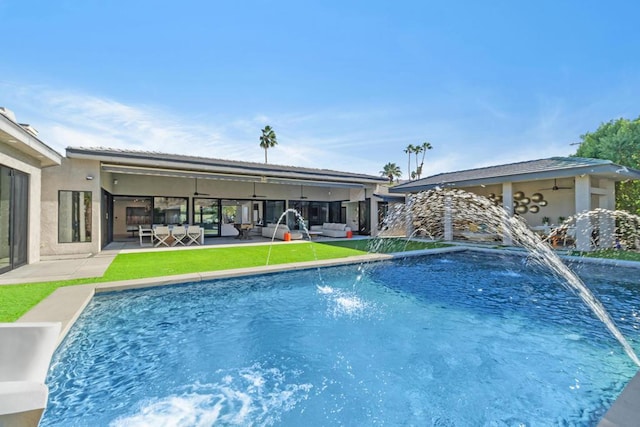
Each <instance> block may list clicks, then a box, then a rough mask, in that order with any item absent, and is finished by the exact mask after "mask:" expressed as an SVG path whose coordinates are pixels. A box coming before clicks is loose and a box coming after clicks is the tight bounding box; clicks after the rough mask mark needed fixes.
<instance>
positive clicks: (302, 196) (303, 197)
mask: <svg viewBox="0 0 640 427" xmlns="http://www.w3.org/2000/svg"><path fill="white" fill-rule="evenodd" d="M302 188H303V187H302V184H301V185H300V199H308V197H307V196H305V195H304V193H303V192H302Z"/></svg>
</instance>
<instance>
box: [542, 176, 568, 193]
mask: <svg viewBox="0 0 640 427" xmlns="http://www.w3.org/2000/svg"><path fill="white" fill-rule="evenodd" d="M571 189H573V187H559V186H558V180H557V179H555V178H554V179H553V187H549V188H541V189H540V190H552V191H558V190H571Z"/></svg>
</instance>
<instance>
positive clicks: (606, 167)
mask: <svg viewBox="0 0 640 427" xmlns="http://www.w3.org/2000/svg"><path fill="white" fill-rule="evenodd" d="M581 175H590V176H593V177H596V178H607V179H611V180H613V181H625V180H629V179H640V171H639V170H636V169H631V168H627V167H624V166H620V165H616V164H614V163H609V164H601V165H590V166H580V167H571V168H566V169H553V170H547V171H541V172H531V173H524V174H510V175H501V176H492V177H485V178H478V179H465V180H455V181H446V180H442V181H441V182H429V181H427V180H429V178H425V180H419V181H414V182H408V183H405V184H400V185H397V186H395V187H392V188H390V189H389V192H391V193H416V192H419V191H425V190H431V189H433V188H438V187H451V188H469V187H476V186H481V185H484V186H487V185H498V184H502V183H505V182H525V181H541V180H550V179H557V178H573V177H576V176H581ZM421 181H422V182H421Z"/></svg>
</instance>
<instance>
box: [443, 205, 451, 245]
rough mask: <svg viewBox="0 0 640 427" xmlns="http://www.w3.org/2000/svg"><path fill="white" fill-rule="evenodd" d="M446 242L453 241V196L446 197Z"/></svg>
mask: <svg viewBox="0 0 640 427" xmlns="http://www.w3.org/2000/svg"><path fill="white" fill-rule="evenodd" d="M444 240H445V241H446V242H451V241H453V215H451V196H450V195H446V196H445V197H444Z"/></svg>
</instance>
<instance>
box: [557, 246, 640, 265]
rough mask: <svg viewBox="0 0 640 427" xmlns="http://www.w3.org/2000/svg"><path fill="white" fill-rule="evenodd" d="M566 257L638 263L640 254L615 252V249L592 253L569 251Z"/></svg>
mask: <svg viewBox="0 0 640 427" xmlns="http://www.w3.org/2000/svg"><path fill="white" fill-rule="evenodd" d="M568 255H571V256H584V257H589V258H606V259H619V260H623V261H637V262H640V252H635V251H623V250H616V249H604V250H599V251H593V252H578V251H570V252H569V253H568Z"/></svg>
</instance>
